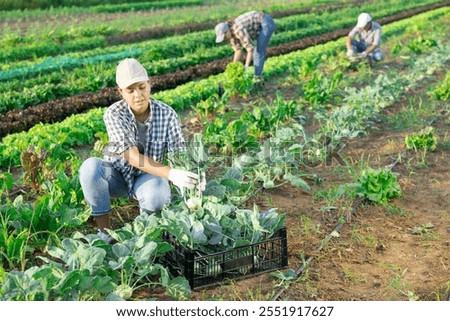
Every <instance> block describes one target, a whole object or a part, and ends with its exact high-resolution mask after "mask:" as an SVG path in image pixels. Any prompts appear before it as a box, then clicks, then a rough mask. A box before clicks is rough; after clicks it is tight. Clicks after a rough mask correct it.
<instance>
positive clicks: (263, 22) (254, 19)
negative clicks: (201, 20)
mask: <svg viewBox="0 0 450 321" xmlns="http://www.w3.org/2000/svg"><path fill="white" fill-rule="evenodd" d="M274 31H275V22H274V21H273V19H272V17H271V16H269V15H268V14H266V13H264V12H262V11H250V12H246V13H244V14H242V15H240V16H238V17H237V18H235V19H234V20H233V21H229V22H221V23H219V24H218V25H216V43H220V42H222V41H223V40H228V41H229V42H230V44H231V47H232V48H233V50H234V56H233V61H240V59H241V58H242V55H243V51H242V48H245V50H246V52H247V56H246V59H245V70H246V71H247V69H248V67H249V66H250V64H251V62H252V60H253V65H254V67H255V77H260V76H261V74H262V71H263V69H264V62H265V60H266V51H267V46H268V44H269V40H270V37H271V36H272V33H273V32H274ZM255 41H256V44H255Z"/></svg>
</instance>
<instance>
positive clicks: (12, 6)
mask: <svg viewBox="0 0 450 321" xmlns="http://www.w3.org/2000/svg"><path fill="white" fill-rule="evenodd" d="M109 2H110V3H109V4H103V1H101V0H89V1H77V0H64V1H43V0H37V1H36V0H35V1H32V2H31V3H23V2H17V1H11V0H5V1H3V2H2V3H1V5H0V10H2V11H3V10H5V11H10V10H17V11H13V12H4V13H3V14H2V15H0V17H2V18H3V17H9V16H13V17H16V16H17V15H19V16H22V15H23V16H24V17H27V16H28V15H29V13H25V14H24V13H22V12H21V11H23V10H24V9H25V10H26V9H28V10H30V9H48V8H52V9H53V11H56V12H64V11H66V10H71V11H72V12H73V11H75V13H80V12H122V11H131V10H151V9H159V8H170V7H182V6H192V5H199V4H203V3H204V1H202V0H184V1H179V0H165V1H164V2H163V3H159V2H157V1H147V2H143V1H142V0H136V1H130V2H128V3H125V4H124V3H121V1H117V0H112V1H111V0H110V1H109ZM59 7H63V8H62V9H59ZM64 7H66V8H64ZM83 7H89V8H83ZM54 8H58V9H56V10H55V9H54Z"/></svg>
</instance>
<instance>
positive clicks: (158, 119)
mask: <svg viewBox="0 0 450 321" xmlns="http://www.w3.org/2000/svg"><path fill="white" fill-rule="evenodd" d="M149 103H150V117H149V119H148V120H147V121H146V122H145V124H146V125H147V128H148V132H147V144H146V146H144V155H145V156H147V157H149V158H152V159H153V160H155V161H157V162H160V163H162V162H163V160H164V156H165V155H166V153H167V152H175V151H179V150H183V149H184V148H185V141H184V138H183V136H182V133H181V127H180V122H179V120H178V115H177V114H176V112H175V111H174V110H173V109H172V108H171V107H170V106H168V105H166V104H164V103H162V102H160V101H157V100H154V99H153V98H150V101H149ZM103 120H104V122H105V125H106V130H107V132H108V138H109V144H108V147H107V149H106V150H105V152H104V159H105V160H106V161H108V162H110V163H111V165H112V166H113V167H114V168H115V169H116V170H118V171H119V172H120V173H122V175H123V178H124V179H125V181H126V182H127V184H128V191H129V193H130V194H131V192H132V190H133V185H134V181H135V178H136V177H137V176H139V175H141V174H143V173H144V172H143V171H141V170H139V169H137V168H135V167H133V166H131V165H130V163H128V161H127V160H125V159H124V158H123V157H121V156H120V155H121V154H122V153H124V152H126V151H127V150H129V149H130V148H132V147H135V146H136V147H137V146H138V144H139V131H138V128H137V125H136V120H135V118H134V114H133V113H132V111H131V109H130V107H129V106H128V104H127V103H126V102H125V100H120V101H118V102H116V103H114V104H113V105H111V106H110V107H109V108H108V109H107V110H106V113H105V115H104V116H103Z"/></svg>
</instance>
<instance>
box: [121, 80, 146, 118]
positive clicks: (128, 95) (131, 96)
mask: <svg viewBox="0 0 450 321" xmlns="http://www.w3.org/2000/svg"><path fill="white" fill-rule="evenodd" d="M119 92H120V94H121V95H122V98H123V99H124V100H125V101H126V103H127V104H128V105H129V106H130V108H131V110H132V111H133V112H134V114H135V115H140V114H143V113H145V112H146V111H147V109H148V104H149V99H150V82H148V81H140V82H137V83H134V84H132V85H131V86H128V87H127V88H125V89H119Z"/></svg>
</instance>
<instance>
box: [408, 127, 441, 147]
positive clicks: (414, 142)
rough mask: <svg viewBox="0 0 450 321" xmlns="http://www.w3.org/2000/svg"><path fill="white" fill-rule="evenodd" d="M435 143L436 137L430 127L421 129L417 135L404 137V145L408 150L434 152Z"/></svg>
mask: <svg viewBox="0 0 450 321" xmlns="http://www.w3.org/2000/svg"><path fill="white" fill-rule="evenodd" d="M437 143H438V136H437V135H436V134H435V132H434V128H433V127H431V126H429V127H427V128H426V129H422V130H421V131H420V132H419V133H413V134H411V135H407V136H406V137H405V145H406V147H407V148H408V149H414V150H418V149H422V150H426V151H434V150H436V146H437Z"/></svg>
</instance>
